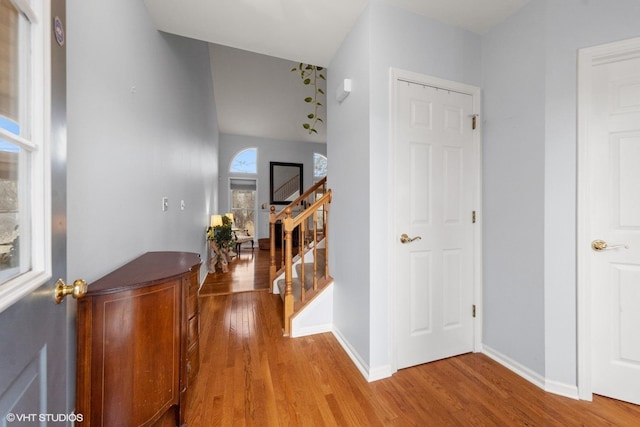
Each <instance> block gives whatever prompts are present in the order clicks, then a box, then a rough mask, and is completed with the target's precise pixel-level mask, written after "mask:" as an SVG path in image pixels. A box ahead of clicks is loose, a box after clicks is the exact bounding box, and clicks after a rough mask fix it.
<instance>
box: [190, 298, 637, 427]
mask: <svg viewBox="0 0 640 427" xmlns="http://www.w3.org/2000/svg"><path fill="white" fill-rule="evenodd" d="M200 303H201V305H200V309H201V323H200V325H201V334H200V357H201V365H200V372H199V374H198V377H197V378H196V380H195V382H194V383H193V385H192V387H191V388H190V390H189V396H190V397H189V400H188V403H187V424H188V426H189V427H200V426H206V427H209V426H234V427H235V426H639V425H640V406H635V405H630V404H625V403H622V402H618V401H615V400H612V399H607V398H603V397H599V396H595V398H594V401H593V402H585V401H576V400H572V399H568V398H564V397H560V396H556V395H553V394H550V393H545V392H544V391H542V390H541V389H539V388H538V387H536V386H534V385H532V384H530V383H529V382H527V381H526V380H524V379H522V378H520V377H519V376H517V375H516V374H514V373H512V372H511V371H509V370H508V369H506V368H504V367H502V366H501V365H499V364H498V363H496V362H494V361H492V360H491V359H489V358H488V357H486V356H484V355H482V354H467V355H463V356H459V357H455V358H450V359H446V360H442V361H438V362H433V363H429V364H425V365H421V366H418V367H414V368H409V369H403V370H401V371H399V372H398V373H396V374H395V375H393V376H392V377H391V378H388V379H384V380H380V381H376V382H373V383H367V382H366V381H365V380H364V378H363V377H362V375H361V374H360V372H359V371H358V370H357V368H356V367H355V365H354V364H353V363H352V362H351V360H350V359H349V357H348V356H347V354H346V353H345V351H344V350H343V349H342V347H341V346H340V345H339V344H338V342H337V341H336V339H335V337H334V336H333V335H332V334H330V333H327V334H319V335H314V336H310V337H303V338H284V337H282V332H281V325H282V319H281V316H282V314H281V313H282V302H281V300H280V298H279V297H278V296H277V295H272V294H270V293H268V292H244V293H233V294H227V295H218V296H203V297H201V298H200Z"/></svg>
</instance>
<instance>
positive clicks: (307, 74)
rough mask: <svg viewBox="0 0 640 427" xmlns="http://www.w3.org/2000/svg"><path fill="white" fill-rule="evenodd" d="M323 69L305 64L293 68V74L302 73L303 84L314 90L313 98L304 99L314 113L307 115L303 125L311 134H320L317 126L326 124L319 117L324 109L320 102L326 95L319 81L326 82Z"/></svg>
mask: <svg viewBox="0 0 640 427" xmlns="http://www.w3.org/2000/svg"><path fill="white" fill-rule="evenodd" d="M322 70H324V68H323V67H318V66H316V65H311V64H303V63H302V62H301V63H300V65H298V66H297V67H293V68H292V69H291V71H292V72H298V73H300V78H301V79H302V83H303V84H304V85H305V86H309V87H312V88H313V96H307V97H306V98H305V99H304V102H306V103H307V104H310V106H311V108H312V111H311V113H309V114H307V119H309V121H306V122H304V123H303V124H302V127H303V128H305V129H306V130H307V131H308V132H309V134H310V135H311V134H313V133H318V131H317V130H316V125H317V124H318V122H320V123H324V122H323V120H322V118H321V117H318V109H319V108H320V107H322V103H321V102H320V101H319V100H318V98H319V97H320V96H321V95H324V94H325V93H324V90H322V88H321V87H320V86H319V83H320V81H319V80H326V77H325V76H324V73H323V72H322Z"/></svg>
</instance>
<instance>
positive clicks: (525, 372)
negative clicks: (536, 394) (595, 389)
mask: <svg viewBox="0 0 640 427" xmlns="http://www.w3.org/2000/svg"><path fill="white" fill-rule="evenodd" d="M482 347H483V349H482V353H483V354H485V355H486V356H488V357H489V358H491V359H493V360H495V361H496V362H498V363H499V364H501V365H502V366H504V367H505V368H507V369H509V370H510V371H512V372H514V373H516V374H518V375H520V376H521V377H522V378H524V379H525V380H527V381H529V382H530V383H532V384H534V385H535V386H537V387H540V388H541V389H542V390H544V391H546V392H549V393H553V394H557V395H560V396H564V397H569V398H571V399H579V395H578V387H577V386H576V385H574V384H565V383H561V382H558V381H553V380H549V379H547V378H545V377H544V376H542V375H540V374H538V373H537V372H534V371H532V370H531V369H529V368H527V367H526V366H523V365H521V364H520V363H518V362H516V361H515V360H513V359H510V358H509V357H507V356H505V355H504V354H502V353H500V352H499V351H496V350H494V349H492V348H491V347H488V346H487V345H486V344H483V346H482Z"/></svg>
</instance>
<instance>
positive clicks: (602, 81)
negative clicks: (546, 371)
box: [587, 57, 640, 404]
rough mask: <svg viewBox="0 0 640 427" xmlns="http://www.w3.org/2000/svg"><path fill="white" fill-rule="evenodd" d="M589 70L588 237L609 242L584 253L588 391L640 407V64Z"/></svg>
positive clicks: (616, 64) (609, 63)
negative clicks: (589, 328)
mask: <svg viewBox="0 0 640 427" xmlns="http://www.w3.org/2000/svg"><path fill="white" fill-rule="evenodd" d="M592 72H593V74H592V85H591V88H590V90H591V94H590V95H591V109H590V116H589V128H588V143H587V144H588V149H589V152H590V153H591V154H590V159H589V162H590V170H591V171H592V173H591V177H590V182H591V186H592V188H593V195H592V198H591V204H590V206H589V209H590V211H589V215H590V235H591V238H592V239H593V240H604V241H606V242H607V244H608V248H607V249H606V250H601V251H596V250H592V251H590V254H589V265H590V267H589V268H590V273H589V274H590V279H591V280H592V282H591V283H592V299H591V310H592V319H591V321H592V335H591V343H592V349H591V354H592V387H593V392H594V393H597V394H602V395H605V396H609V397H613V398H616V399H620V400H625V401H629V402H632V403H636V404H640V386H639V384H640V340H639V339H638V336H639V335H638V330H639V328H640V167H639V165H640V59H637V58H636V59H633V58H630V59H629V58H628V57H627V58H626V59H625V58H624V57H618V59H611V60H610V61H607V62H605V63H602V64H599V65H597V66H595V67H594V68H593V71H592ZM614 245H627V246H619V247H617V248H613V246H614Z"/></svg>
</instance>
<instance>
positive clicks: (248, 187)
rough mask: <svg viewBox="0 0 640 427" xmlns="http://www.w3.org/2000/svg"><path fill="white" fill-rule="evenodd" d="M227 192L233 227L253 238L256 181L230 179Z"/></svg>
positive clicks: (254, 230) (254, 231)
mask: <svg viewBox="0 0 640 427" xmlns="http://www.w3.org/2000/svg"><path fill="white" fill-rule="evenodd" d="M229 190H230V192H231V212H232V213H233V221H234V226H235V227H236V228H239V229H241V230H248V231H249V235H250V236H255V235H256V234H255V233H256V229H255V225H256V218H255V217H256V180H255V179H241V178H232V179H231V182H230V186H229Z"/></svg>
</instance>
